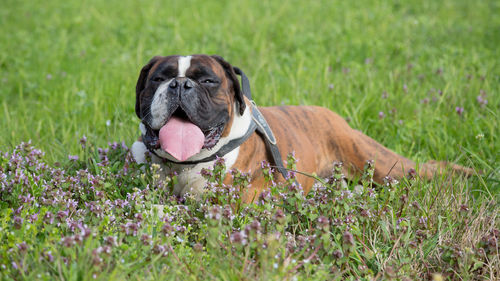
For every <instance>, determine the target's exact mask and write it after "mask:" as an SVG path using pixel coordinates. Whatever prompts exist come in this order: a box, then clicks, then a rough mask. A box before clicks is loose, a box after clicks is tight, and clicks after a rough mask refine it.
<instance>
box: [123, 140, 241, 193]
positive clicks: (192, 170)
mask: <svg viewBox="0 0 500 281" xmlns="http://www.w3.org/2000/svg"><path fill="white" fill-rule="evenodd" d="M239 150H240V148H239V147H237V148H235V149H233V150H232V151H231V152H229V153H228V154H226V155H224V161H225V163H226V169H230V168H231V167H232V166H233V165H234V163H235V162H236V159H237V158H238V153H239ZM147 151H148V149H147V148H146V146H145V145H144V143H143V142H140V141H136V142H134V144H133V145H132V148H131V152H132V155H133V156H134V159H135V161H136V162H137V163H145V157H144V153H146V152H147ZM151 160H152V162H153V163H156V164H159V165H160V167H161V169H162V176H165V175H168V174H171V173H172V172H176V173H177V181H178V183H177V184H176V185H175V186H174V194H175V195H178V196H182V195H184V194H186V193H189V194H193V195H195V196H198V195H200V194H201V193H202V192H203V189H204V187H205V185H206V183H207V181H206V180H205V178H203V176H202V175H201V170H202V169H212V168H213V166H214V164H215V160H213V161H209V162H204V163H199V164H193V165H179V164H174V163H171V164H169V165H168V166H167V165H165V164H163V162H162V160H161V159H160V158H158V157H156V156H155V155H152V157H151Z"/></svg>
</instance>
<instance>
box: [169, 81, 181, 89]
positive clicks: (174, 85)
mask: <svg viewBox="0 0 500 281" xmlns="http://www.w3.org/2000/svg"><path fill="white" fill-rule="evenodd" d="M178 85H179V83H178V82H177V80H176V79H174V81H172V82H170V84H168V86H169V87H170V88H172V89H175V88H177V86H178Z"/></svg>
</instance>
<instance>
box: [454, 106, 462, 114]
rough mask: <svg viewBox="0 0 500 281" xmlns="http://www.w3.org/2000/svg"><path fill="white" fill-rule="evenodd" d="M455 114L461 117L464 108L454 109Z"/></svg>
mask: <svg viewBox="0 0 500 281" xmlns="http://www.w3.org/2000/svg"><path fill="white" fill-rule="evenodd" d="M455 112H456V113H457V114H458V115H462V114H463V113H464V108H463V107H459V106H457V107H455Z"/></svg>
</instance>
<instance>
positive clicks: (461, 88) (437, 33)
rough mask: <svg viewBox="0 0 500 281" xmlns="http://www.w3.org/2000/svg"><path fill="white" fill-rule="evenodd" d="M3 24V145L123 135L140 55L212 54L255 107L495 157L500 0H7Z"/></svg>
mask: <svg viewBox="0 0 500 281" xmlns="http://www.w3.org/2000/svg"><path fill="white" fill-rule="evenodd" d="M0 26H1V27H2V32H1V33H0V74H1V75H0V76H1V78H0V79H1V87H0V116H1V118H0V136H1V138H0V150H2V151H7V150H10V149H12V147H13V146H15V145H16V144H18V143H19V142H21V141H27V140H30V139H31V140H32V141H33V143H34V144H35V146H37V147H39V148H41V149H43V150H44V151H45V152H46V155H47V157H48V158H49V159H51V160H53V161H59V160H61V159H67V156H66V155H67V154H74V153H78V150H79V144H78V140H79V138H80V137H81V136H83V135H85V136H87V137H88V138H89V140H90V141H91V142H93V143H96V144H98V145H106V144H107V142H108V141H125V142H126V143H127V144H128V145H130V144H131V143H132V142H133V141H134V139H135V138H137V136H138V134H139V133H138V130H137V126H138V124H139V122H138V119H137V118H136V116H135V113H134V102H135V82H136V79H137V76H138V74H139V71H140V69H141V67H142V66H143V65H144V64H145V63H146V62H147V61H148V60H149V59H150V58H151V57H152V56H154V55H171V54H193V53H208V54H219V55H221V56H223V57H224V58H225V59H226V60H228V61H229V62H231V63H232V64H234V65H236V66H238V67H240V68H242V69H243V70H244V71H245V73H246V74H247V75H248V76H249V78H250V81H251V83H252V89H253V95H254V97H255V100H256V102H257V104H259V105H266V106H267V105H281V104H290V105H298V104H316V105H322V106H326V107H328V108H330V109H332V110H334V111H336V112H338V113H339V114H341V115H342V116H343V117H345V118H347V119H348V120H349V122H350V124H351V126H353V127H354V128H357V129H359V130H362V131H363V132H365V133H367V134H368V135H370V136H371V137H373V138H374V139H376V140H377V141H379V142H381V143H383V144H384V145H386V146H388V147H389V148H391V149H393V150H395V151H397V152H399V153H402V154H404V155H406V156H408V157H412V158H415V159H418V160H428V159H431V158H435V159H441V160H445V159H448V160H452V161H456V162H458V163H461V164H464V165H468V166H473V167H476V168H479V169H484V170H486V171H488V172H491V171H493V170H494V169H498V162H499V156H498V155H499V151H500V141H499V140H498V134H499V129H498V119H499V118H498V109H499V104H500V95H499V94H498V92H499V85H500V67H499V65H498V58H500V51H499V48H498V46H499V45H500V2H499V1H467V0H456V1H451V0H445V1H396V0H392V1H369V0H367V1H199V0H189V1H154V0H153V1H114V0H113V1H98V0H90V1H56V0H50V1H13V0H3V1H2V9H1V10H0ZM478 96H480V97H481V98H478ZM485 100H487V104H486V102H485ZM457 107H459V108H463V113H461V114H459V113H457ZM459 111H460V109H459ZM497 172H498V171H497Z"/></svg>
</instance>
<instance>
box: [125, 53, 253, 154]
mask: <svg viewBox="0 0 500 281" xmlns="http://www.w3.org/2000/svg"><path fill="white" fill-rule="evenodd" d="M245 107H246V105H245V101H244V97H243V93H242V91H241V89H240V85H239V81H238V78H237V77H236V74H235V72H234V69H233V67H232V66H231V65H230V64H229V63H228V62H226V61H225V60H224V59H223V58H221V57H219V56H207V55H192V56H167V57H159V56H157V57H154V58H152V59H151V60H150V61H149V62H148V63H147V64H146V65H145V66H144V67H143V68H142V70H141V73H140V75H139V79H138V81H137V86H136V105H135V111H136V114H137V116H138V117H139V118H140V119H141V120H142V124H143V125H144V126H143V128H142V129H143V134H144V137H143V141H144V143H145V144H146V146H147V147H148V148H149V149H150V150H153V151H155V152H157V150H158V153H157V154H163V155H160V156H162V157H164V158H170V157H169V156H174V158H175V160H177V161H178V160H181V161H184V160H186V159H187V158H189V157H191V156H193V155H195V154H197V153H198V152H200V151H202V150H210V149H212V148H214V146H216V145H217V144H218V142H219V140H220V139H221V138H223V137H226V136H228V135H229V134H230V131H231V124H232V122H233V121H234V120H233V119H234V116H235V115H236V116H241V115H243V113H244V111H245ZM235 111H236V112H235ZM175 134H181V135H180V136H175ZM178 146H183V147H178ZM160 147H161V149H160ZM164 152H168V154H165V153H164ZM171 160H174V159H171Z"/></svg>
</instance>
